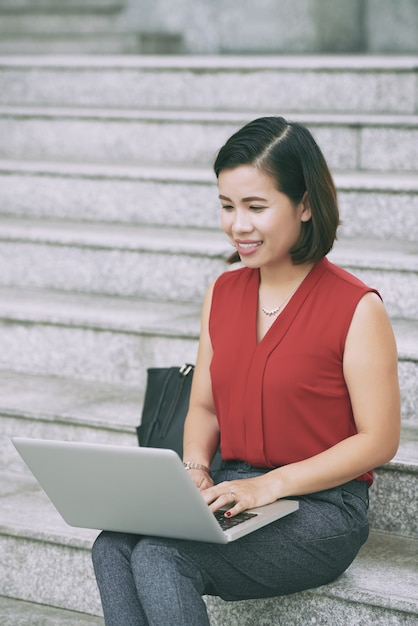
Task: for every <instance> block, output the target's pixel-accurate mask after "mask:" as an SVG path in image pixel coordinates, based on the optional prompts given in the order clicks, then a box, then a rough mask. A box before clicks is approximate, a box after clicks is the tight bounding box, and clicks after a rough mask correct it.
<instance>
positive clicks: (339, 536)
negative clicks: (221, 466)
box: [141, 485, 368, 600]
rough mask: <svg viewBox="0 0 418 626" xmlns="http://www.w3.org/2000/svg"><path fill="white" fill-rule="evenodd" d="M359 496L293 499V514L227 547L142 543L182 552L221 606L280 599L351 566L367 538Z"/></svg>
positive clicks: (341, 493)
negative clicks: (223, 601) (227, 602)
mask: <svg viewBox="0 0 418 626" xmlns="http://www.w3.org/2000/svg"><path fill="white" fill-rule="evenodd" d="M364 488H365V489H364V494H366V490H367V487H366V486H365V485H364ZM361 489H362V488H360V491H361ZM354 491H356V489H354ZM360 496H361V497H359V495H358V494H356V493H353V492H352V491H347V490H346V489H345V488H344V487H338V488H336V489H330V490H327V491H323V492H320V493H318V494H312V495H310V496H305V497H301V498H298V500H299V510H298V511H296V512H294V513H292V514H290V515H288V516H286V517H284V518H282V519H280V520H278V521H277V522H274V523H272V524H269V525H268V526H266V527H264V528H261V529H259V530H257V531H255V532H254V533H251V534H249V535H247V536H246V537H243V538H241V539H239V540H237V541H234V542H232V543H230V544H227V545H218V544H209V543H202V542H193V541H182V540H174V539H161V538H152V537H146V538H143V539H141V541H145V542H147V543H151V544H152V545H153V546H154V547H155V548H157V547H158V546H161V547H162V548H163V547H164V549H163V550H161V553H162V554H163V553H166V548H167V547H168V546H171V547H172V548H173V551H176V552H177V551H179V552H181V553H182V554H183V556H184V557H186V558H187V559H188V560H189V561H190V562H191V563H193V564H194V565H195V567H196V568H197V569H198V570H199V571H200V572H201V573H202V576H203V579H204V582H205V590H204V593H207V594H212V595H219V596H221V597H222V598H224V599H226V600H240V599H246V598H261V597H269V596H275V595H285V594H288V593H294V592H296V591H302V590H304V589H307V588H311V587H316V586H319V585H322V584H325V583H327V582H330V581H331V580H334V579H335V578H336V577H337V576H339V575H340V574H341V573H342V572H343V571H344V570H345V569H346V568H347V567H348V566H349V565H350V563H351V562H352V561H353V559H354V558H355V556H356V554H357V552H358V550H359V549H360V547H361V545H362V544H363V543H364V542H365V541H366V539H367V536H368V524H367V501H366V500H367V498H366V495H364V496H363V494H362V493H360Z"/></svg>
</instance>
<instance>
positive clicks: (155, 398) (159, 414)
mask: <svg viewBox="0 0 418 626" xmlns="http://www.w3.org/2000/svg"><path fill="white" fill-rule="evenodd" d="M193 372H194V365H191V364H190V363H185V364H184V365H182V366H181V367H151V368H149V369H148V370H147V386H146V390H145V398H144V405H143V408H142V417H141V424H140V425H139V426H138V427H137V429H136V433H137V437H138V443H139V445H140V446H147V447H151V448H170V449H171V450H174V451H175V452H177V454H178V455H179V456H180V458H183V430H184V420H185V419H186V415H187V411H188V408H189V400H190V389H191V386H192V379H193ZM219 465H220V455H219V451H218V452H217V454H216V456H215V458H214V460H213V462H212V464H211V469H212V470H214V469H217V468H218V467H219Z"/></svg>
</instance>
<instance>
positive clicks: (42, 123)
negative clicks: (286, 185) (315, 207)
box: [0, 106, 418, 172]
mask: <svg viewBox="0 0 418 626" xmlns="http://www.w3.org/2000/svg"><path fill="white" fill-rule="evenodd" d="M264 113H265V111H263V110H259V111H258V112H257V115H263V114H264ZM283 114H284V115H285V117H289V118H290V119H292V120H294V121H300V122H302V123H304V124H306V125H307V126H308V127H310V129H311V130H312V132H313V134H314V136H315V137H316V139H317V141H318V143H319V145H320V146H321V148H322V149H323V151H324V154H325V156H326V158H327V160H328V162H329V165H330V166H331V167H332V168H333V169H335V170H370V171H388V172H395V171H397V172H412V171H413V170H414V168H415V164H416V163H417V161H418V116H417V115H360V114H350V115H349V114H324V113H322V114H313V113H306V114H301V113H294V114H291V113H290V114H288V113H287V112H286V111H283ZM253 117H254V115H249V114H248V113H228V112H225V113H219V112H204V111H193V110H186V111H174V112H173V111H158V110H156V109H153V110H148V111H139V110H126V109H107V110H105V109H103V108H101V109H91V108H90V109H76V108H51V109H48V108H45V107H12V106H3V107H1V108H0V133H1V136H2V137H3V142H2V144H1V146H0V158H1V159H12V160H19V159H23V160H25V159H27V160H31V161H33V160H41V161H43V160H46V161H54V160H59V161H73V162H74V161H77V162H79V161H85V162H96V163H97V162H106V163H126V164H132V163H141V162H142V163H146V164H147V165H152V164H161V163H168V164H176V165H179V164H181V163H193V164H209V163H211V162H212V161H213V159H214V157H215V155H216V153H217V151H218V150H219V148H220V146H221V145H222V144H223V143H224V142H225V140H226V139H227V138H228V137H229V136H230V135H231V134H232V133H233V132H235V131H236V130H237V129H238V128H239V127H240V126H242V125H243V124H244V123H246V122H248V121H249V120H250V119H252V118H253Z"/></svg>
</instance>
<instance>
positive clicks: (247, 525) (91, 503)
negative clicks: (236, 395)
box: [12, 438, 299, 543]
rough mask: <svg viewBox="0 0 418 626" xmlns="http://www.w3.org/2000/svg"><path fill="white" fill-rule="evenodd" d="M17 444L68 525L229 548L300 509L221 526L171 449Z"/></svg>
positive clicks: (250, 514)
mask: <svg viewBox="0 0 418 626" xmlns="http://www.w3.org/2000/svg"><path fill="white" fill-rule="evenodd" d="M12 441H13V444H14V445H15V447H16V449H17V450H18V452H19V454H20V455H21V456H22V458H23V460H24V461H25V463H26V465H27V466H28V467H29V469H30V470H31V472H32V473H33V475H34V476H35V478H36V479H37V481H38V482H39V484H40V485H41V487H42V488H43V489H44V491H45V492H46V494H47V495H48V497H49V498H50V500H51V501H52V503H53V504H54V505H55V507H56V508H57V509H58V511H59V513H60V514H61V515H62V517H63V518H64V520H65V521H66V522H67V524H69V525H70V526H80V527H82V528H95V529H98V530H113V531H118V532H127V533H134V534H141V535H155V536H159V537H174V538H177V539H192V540H197V541H209V542H214V543H228V542H229V541H234V540H235V539H238V538H239V537H243V536H244V535H246V534H248V533H250V532H252V531H254V530H257V529H258V528H260V527H261V526H265V525H266V524H269V523H270V522H273V521H274V520H277V519H279V518H280V517H283V516H284V515H287V514H289V513H292V512H293V511H296V510H297V509H298V508H299V504H298V502H297V501H295V500H278V501H277V502H274V503H273V504H268V505H266V506H263V507H259V508H256V509H251V510H249V511H246V514H245V515H244V516H243V517H244V518H246V519H244V521H240V523H237V522H238V520H237V519H236V518H231V519H228V518H225V516H224V515H223V512H221V513H220V514H218V517H219V518H220V519H219V521H218V520H217V518H216V517H215V515H214V514H213V513H211V512H210V510H209V508H208V506H207V504H206V503H205V501H204V500H203V498H202V496H201V495H200V493H199V490H198V489H197V488H196V486H195V485H194V484H193V482H192V480H191V478H190V476H189V475H188V472H186V471H185V470H184V467H183V464H182V462H181V460H180V458H179V456H178V455H177V454H176V453H175V452H173V451H172V450H166V449H156V448H140V447H134V446H132V447H129V446H113V445H103V444H91V443H73V442H68V441H49V440H42V439H26V438H13V439H12ZM221 524H225V525H226V526H227V527H226V528H224V529H223V528H222V527H221ZM228 526H229V527H228Z"/></svg>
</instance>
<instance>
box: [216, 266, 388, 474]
mask: <svg viewBox="0 0 418 626" xmlns="http://www.w3.org/2000/svg"><path fill="white" fill-rule="evenodd" d="M259 280H260V278H259V271H258V269H255V270H253V269H249V268H241V269H238V270H232V271H229V272H226V273H224V274H222V275H221V276H220V277H219V278H218V280H217V281H216V283H215V287H214V291H213V300H212V308H211V313H210V319H209V331H210V336H211V341H212V346H213V359H212V363H211V379H212V389H213V397H214V403H215V409H216V414H217V418H218V421H219V426H220V431H221V450H222V458H223V459H226V460H228V459H239V460H242V461H247V462H248V463H251V464H252V465H254V466H256V467H269V468H274V467H279V466H281V465H286V464H288V463H293V462H296V461H301V460H303V459H306V458H309V457H311V456H313V455H315V454H318V453H320V452H322V451H324V450H326V449H328V448H330V447H331V446H333V445H335V444H336V443H338V442H339V441H342V440H343V439H346V438H347V437H350V436H351V435H353V434H355V433H356V432H357V431H356V426H355V423H354V419H353V412H352V407H351V403H350V397H349V394H348V390H347V386H346V384H345V381H344V376H343V354H344V345H345V340H346V337H347V332H348V329H349V327H350V323H351V320H352V317H353V314H354V311H355V309H356V306H357V304H358V302H359V300H360V299H361V298H362V297H363V296H364V295H365V294H366V293H367V292H370V291H374V292H375V293H377V292H376V291H375V290H374V289H371V288H369V287H367V286H366V285H365V284H364V283H362V282H361V281H360V280H358V279H357V278H355V277H354V276H352V275H351V274H349V273H348V272H346V271H344V270H342V269H341V268H339V267H337V266H336V265H334V264H332V263H331V262H330V261H328V259H326V258H324V259H322V260H321V261H320V262H319V263H317V265H315V266H314V267H313V269H312V270H311V271H310V273H309V274H308V276H307V277H306V278H305V280H304V281H303V282H302V284H301V285H300V286H299V288H298V289H297V291H296V292H295V294H294V295H293V296H292V298H291V300H290V301H289V302H288V304H287V306H286V308H285V309H284V311H283V312H282V313H281V314H280V315H279V316H278V318H277V319H276V320H275V321H274V323H273V324H272V326H271V327H270V329H269V330H268V332H267V333H266V335H265V336H264V337H263V339H262V340H261V341H260V342H258V341H257V310H258V288H259ZM358 479H359V480H365V481H367V482H368V483H369V484H371V483H372V482H373V473H372V472H368V473H367V474H364V475H363V476H359V477H358Z"/></svg>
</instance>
